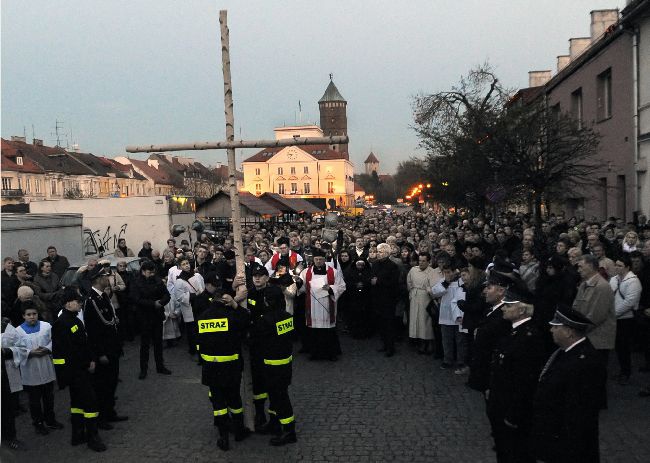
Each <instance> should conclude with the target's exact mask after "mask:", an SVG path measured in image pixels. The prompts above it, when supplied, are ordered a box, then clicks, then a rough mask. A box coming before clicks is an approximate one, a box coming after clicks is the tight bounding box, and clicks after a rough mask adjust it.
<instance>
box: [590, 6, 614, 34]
mask: <svg viewBox="0 0 650 463" xmlns="http://www.w3.org/2000/svg"><path fill="white" fill-rule="evenodd" d="M617 21H618V9H615V10H594V11H592V12H591V41H592V42H595V41H596V40H597V39H599V38H600V37H601V36H602V35H603V34H604V33H605V31H606V30H607V28H608V27H609V26H611V25H612V24H616V22H617Z"/></svg>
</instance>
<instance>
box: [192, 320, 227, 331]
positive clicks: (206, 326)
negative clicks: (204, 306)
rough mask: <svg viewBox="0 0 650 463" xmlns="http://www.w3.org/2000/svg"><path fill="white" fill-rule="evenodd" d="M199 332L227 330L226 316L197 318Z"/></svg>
mask: <svg viewBox="0 0 650 463" xmlns="http://www.w3.org/2000/svg"><path fill="white" fill-rule="evenodd" d="M198 324H199V333H217V332H219V331H228V319H227V318H211V319H210V320H199V322H198Z"/></svg>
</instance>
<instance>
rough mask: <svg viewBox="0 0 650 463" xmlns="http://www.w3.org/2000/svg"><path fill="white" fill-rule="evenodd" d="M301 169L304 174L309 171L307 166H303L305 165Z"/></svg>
mask: <svg viewBox="0 0 650 463" xmlns="http://www.w3.org/2000/svg"><path fill="white" fill-rule="evenodd" d="M302 171H303V172H304V173H305V174H308V173H309V166H305V167H303V168H302Z"/></svg>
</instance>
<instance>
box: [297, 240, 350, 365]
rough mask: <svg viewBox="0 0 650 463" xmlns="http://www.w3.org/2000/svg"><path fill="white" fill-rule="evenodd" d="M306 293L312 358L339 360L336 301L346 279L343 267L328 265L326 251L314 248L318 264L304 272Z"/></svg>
mask: <svg viewBox="0 0 650 463" xmlns="http://www.w3.org/2000/svg"><path fill="white" fill-rule="evenodd" d="M300 279H301V280H302V282H303V285H302V286H301V288H300V291H299V294H301V293H305V321H306V325H307V332H306V333H305V339H306V340H308V345H307V346H305V347H306V350H307V351H308V352H309V353H310V354H311V356H310V360H322V359H327V360H332V361H334V360H337V357H338V356H339V355H341V345H340V343H339V338H338V335H337V333H336V301H337V300H338V298H339V297H340V296H341V294H343V292H344V291H345V281H343V275H342V274H341V271H340V270H339V269H335V268H332V267H331V266H329V265H325V252H323V251H322V250H321V249H318V248H315V249H314V265H313V266H312V267H308V268H306V269H305V270H303V271H302V272H301V273H300Z"/></svg>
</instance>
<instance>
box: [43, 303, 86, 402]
mask: <svg viewBox="0 0 650 463" xmlns="http://www.w3.org/2000/svg"><path fill="white" fill-rule="evenodd" d="M94 358H95V355H94V353H93V351H92V349H91V346H90V344H89V343H88V336H87V335H86V327H85V326H84V324H83V322H82V321H81V320H79V318H78V317H77V314H76V313H74V312H70V311H69V310H65V309H63V312H62V313H61V316H60V317H59V318H57V319H56V321H55V322H54V325H53V326H52V361H53V362H54V369H55V371H56V379H57V382H58V383H59V388H61V389H63V388H64V387H66V386H67V385H68V384H69V382H70V379H71V378H73V377H74V376H75V375H78V374H81V373H83V374H85V370H87V369H88V367H89V366H90V362H91V361H92V360H93V359H94Z"/></svg>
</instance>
